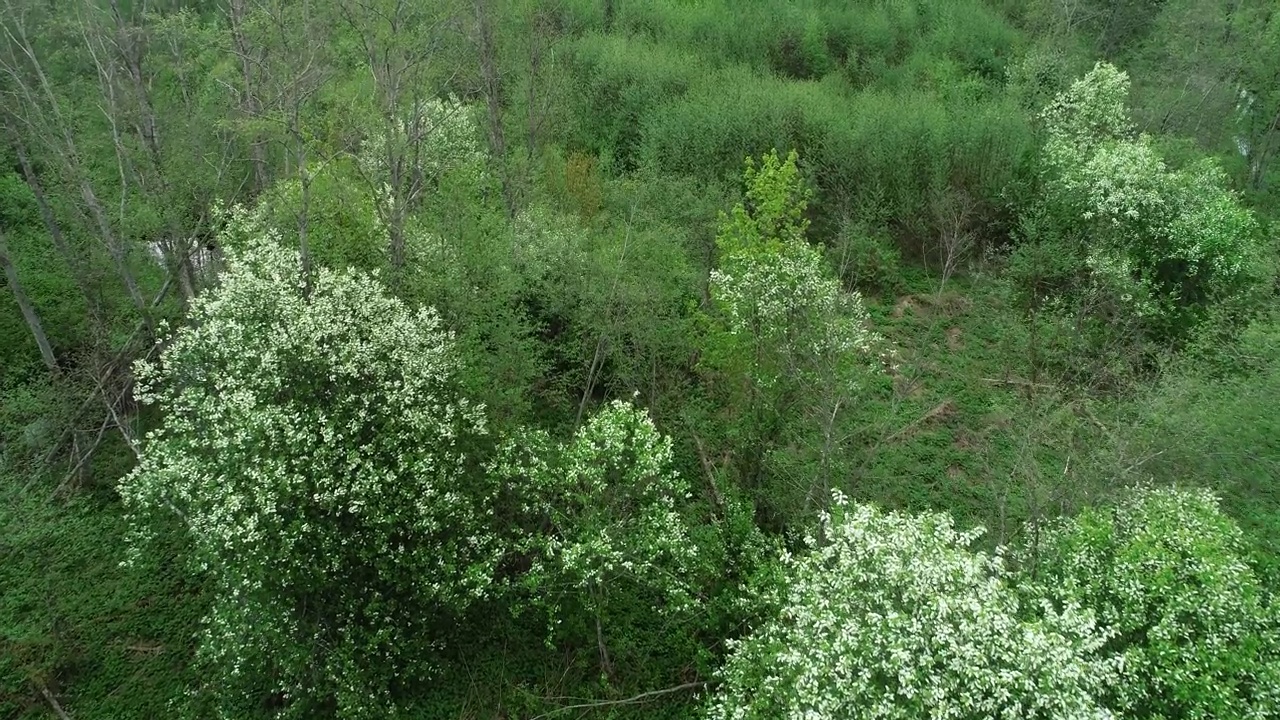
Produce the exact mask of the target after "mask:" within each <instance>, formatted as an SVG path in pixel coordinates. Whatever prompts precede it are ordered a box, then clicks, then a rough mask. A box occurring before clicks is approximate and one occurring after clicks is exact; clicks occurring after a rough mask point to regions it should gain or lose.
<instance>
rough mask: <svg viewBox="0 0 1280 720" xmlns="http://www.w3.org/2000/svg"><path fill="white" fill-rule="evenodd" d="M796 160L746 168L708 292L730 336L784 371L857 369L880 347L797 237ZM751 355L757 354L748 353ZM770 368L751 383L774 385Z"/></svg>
mask: <svg viewBox="0 0 1280 720" xmlns="http://www.w3.org/2000/svg"><path fill="white" fill-rule="evenodd" d="M796 161H797V158H796V156H795V153H794V152H793V153H792V154H791V155H790V156H789V157H788V158H787V159H786V160H785V161H779V159H778V158H777V156H776V154H770V155H766V156H765V158H764V161H763V162H762V164H761V166H760V168H759V169H757V168H756V167H755V166H754V164H749V165H748V167H747V173H746V179H747V184H748V187H747V200H748V203H749V204H750V209H748V206H747V205H745V204H740V205H738V206H737V207H735V208H734V209H733V212H732V213H731V214H730V215H729V216H726V217H724V218H723V219H722V221H721V227H720V231H719V235H718V237H717V239H716V242H717V245H719V247H720V249H721V252H722V255H721V257H720V264H719V267H718V268H717V269H715V270H713V271H712V273H711V293H712V297H713V298H714V299H715V301H716V304H717V306H718V307H719V308H720V310H721V312H722V314H723V317H724V319H725V326H726V329H727V331H728V332H729V334H730V335H731V336H736V337H739V338H740V339H741V341H742V342H745V343H749V344H752V345H754V346H755V347H757V348H768V350H769V352H770V353H771V354H775V355H778V356H780V357H781V362H782V367H785V368H786V372H791V373H794V372H803V371H805V370H807V369H810V368H814V367H815V366H816V367H823V368H831V367H833V366H840V365H844V366H847V367H853V366H855V365H856V366H865V365H868V364H869V358H870V357H871V356H872V355H873V354H874V352H873V351H874V349H875V348H876V347H877V346H878V345H880V344H881V340H880V337H879V336H878V335H876V333H874V332H873V331H872V330H871V329H870V327H869V316H868V315H867V312H866V308H865V307H864V306H863V303H862V297H861V296H860V295H859V294H858V293H856V292H853V293H850V292H845V291H844V290H843V288H842V287H841V285H840V282H839V281H838V280H837V279H836V278H835V276H834V275H833V273H831V272H830V271H829V269H828V268H826V267H825V265H824V262H823V258H822V254H821V252H819V250H818V249H817V248H815V247H813V246H812V245H810V244H809V242H808V241H807V240H806V239H805V230H806V228H807V227H808V223H807V221H805V220H804V219H803V213H804V210H805V207H806V200H805V198H806V197H807V196H806V193H805V192H804V191H803V189H802V185H801V180H800V177H799V172H798V170H797V168H796ZM756 356H757V357H759V353H756ZM777 371H778V368H774V369H772V370H771V369H768V368H765V367H762V366H761V365H760V364H758V363H757V365H756V367H755V368H754V370H753V372H754V378H753V379H754V380H755V381H756V382H757V383H759V384H761V385H769V384H772V383H773V382H774V381H775V379H776V378H775V377H773V374H774V373H776V372H777Z"/></svg>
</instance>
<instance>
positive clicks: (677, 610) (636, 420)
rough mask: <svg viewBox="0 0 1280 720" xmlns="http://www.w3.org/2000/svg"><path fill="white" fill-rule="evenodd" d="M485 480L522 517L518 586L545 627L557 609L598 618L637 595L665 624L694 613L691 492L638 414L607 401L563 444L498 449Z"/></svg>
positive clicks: (529, 442) (532, 441)
mask: <svg viewBox="0 0 1280 720" xmlns="http://www.w3.org/2000/svg"><path fill="white" fill-rule="evenodd" d="M493 472H494V473H495V474H496V475H497V476H498V477H500V478H502V480H503V482H504V483H505V484H506V485H508V486H509V487H510V490H509V491H508V492H510V493H512V494H513V495H515V496H517V499H515V500H514V501H513V502H514V503H515V504H516V505H517V506H518V507H519V508H520V510H521V514H522V518H523V520H522V523H521V525H520V526H518V528H516V529H515V530H516V532H515V533H514V534H515V535H516V537H514V538H513V543H514V544H515V545H516V547H518V548H519V549H520V551H521V552H522V553H528V554H529V556H530V558H531V563H532V565H531V567H530V569H529V570H528V571H527V572H525V573H524V574H523V575H522V576H521V577H520V578H519V582H520V583H521V585H523V586H524V587H525V589H526V590H527V591H528V592H529V594H530V597H531V598H532V599H533V602H534V603H536V604H538V605H543V606H545V607H546V608H547V613H548V617H549V618H550V620H551V622H552V623H554V624H559V623H561V622H562V621H563V620H564V616H565V614H566V611H568V610H569V609H570V608H564V607H563V606H564V605H570V606H572V605H575V604H576V605H580V606H583V607H584V609H585V610H586V612H587V613H588V614H590V615H592V616H594V617H595V618H597V619H599V618H601V617H605V616H607V615H608V611H609V609H610V607H609V606H610V605H611V604H616V603H617V602H618V600H619V599H621V598H633V597H635V596H637V595H640V596H643V597H645V598H647V599H648V600H649V601H650V602H651V603H652V605H651V607H652V608H653V609H654V610H655V611H656V612H658V613H660V614H664V615H665V614H670V615H675V616H680V615H686V614H687V613H688V612H689V611H690V610H691V609H692V608H693V605H694V603H695V600H694V596H693V588H692V587H691V586H690V579H691V577H690V575H691V571H692V568H693V567H694V566H695V563H696V556H697V552H698V549H697V546H696V545H695V544H693V543H692V542H691V539H690V523H689V518H687V517H686V516H685V513H686V512H687V506H688V504H689V499H690V498H691V497H692V493H691V491H690V489H689V486H688V483H687V481H685V479H684V478H683V477H681V476H680V474H679V473H677V472H675V471H674V469H673V468H672V447H671V438H669V437H666V436H663V435H662V434H661V433H659V432H658V430H657V429H656V428H655V427H654V426H653V421H652V420H650V419H649V417H648V415H647V414H646V413H644V412H643V411H640V410H637V409H635V408H634V407H632V406H631V405H629V404H627V403H624V402H621V401H614V402H613V403H611V404H609V405H608V406H606V407H605V408H603V409H602V410H600V412H598V413H596V414H595V415H594V416H592V417H591V418H590V419H589V420H588V421H587V422H586V424H584V425H583V426H582V427H581V428H579V429H578V431H577V432H576V433H574V436H573V438H572V439H571V440H570V441H569V442H567V443H564V444H556V443H554V442H552V441H551V439H550V438H549V437H547V436H546V435H545V434H543V433H539V432H536V431H531V432H525V433H522V434H520V435H519V436H517V437H515V438H512V439H509V440H508V441H507V442H506V443H504V445H503V447H502V448H501V449H500V451H499V459H498V461H497V462H496V464H495V467H494V468H493ZM611 629H612V628H611Z"/></svg>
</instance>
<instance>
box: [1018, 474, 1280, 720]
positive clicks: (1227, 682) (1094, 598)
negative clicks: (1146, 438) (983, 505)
mask: <svg viewBox="0 0 1280 720" xmlns="http://www.w3.org/2000/svg"><path fill="white" fill-rule="evenodd" d="M1035 537H1036V538H1037V541H1036V542H1034V543H1030V542H1029V543H1027V544H1026V545H1025V546H1024V547H1023V548H1021V549H1020V551H1019V554H1020V555H1021V559H1022V561H1023V564H1024V565H1025V566H1026V568H1027V572H1028V573H1029V574H1030V577H1031V579H1030V582H1029V583H1027V584H1026V587H1027V588H1028V589H1029V590H1030V594H1031V595H1032V596H1034V597H1036V598H1037V599H1039V600H1041V601H1044V600H1048V601H1050V602H1053V603H1055V604H1074V605H1079V606H1081V607H1084V608H1087V609H1089V610H1091V611H1092V612H1093V613H1094V614H1095V616H1096V618H1097V622H1098V625H1099V627H1100V628H1101V629H1102V630H1103V631H1104V632H1105V634H1106V636H1107V637H1108V638H1109V640H1108V642H1107V644H1106V645H1105V646H1104V647H1102V648H1099V649H1096V652H1097V653H1098V655H1099V656H1100V657H1102V659H1104V660H1107V659H1114V660H1115V661H1117V662H1116V666H1117V668H1118V670H1119V677H1118V682H1115V683H1112V684H1110V685H1108V686H1106V687H1105V688H1104V689H1103V690H1104V691H1103V692H1102V693H1101V694H1100V695H1099V698H1100V699H1101V700H1102V701H1103V702H1104V703H1105V705H1106V706H1107V707H1108V708H1110V709H1111V710H1113V711H1114V712H1116V713H1117V715H1118V716H1121V717H1131V718H1175V717H1180V718H1273V717H1280V644H1277V640H1278V639H1280V638H1278V636H1277V634H1276V631H1277V624H1276V620H1277V618H1276V616H1275V611H1274V608H1272V607H1270V603H1269V601H1268V599H1267V597H1266V596H1265V595H1264V592H1263V587H1262V585H1261V584H1260V583H1259V581H1258V578H1257V577H1256V576H1255V575H1254V573H1253V570H1252V569H1251V568H1250V566H1249V564H1248V563H1247V562H1246V552H1247V551H1246V546H1245V540H1244V537H1243V536H1242V534H1241V532H1240V529H1239V528H1238V527H1237V526H1236V524H1235V522H1234V521H1232V520H1231V519H1230V518H1229V517H1227V516H1226V515H1225V514H1224V513H1223V512H1222V510H1221V509H1220V508H1219V507H1218V499H1217V498H1216V497H1215V496H1214V495H1213V494H1212V493H1210V492H1208V491H1206V490H1181V489H1175V488H1160V489H1144V490H1139V491H1137V492H1135V493H1134V494H1133V495H1132V496H1131V497H1129V498H1127V499H1125V500H1124V501H1122V502H1121V503H1120V504H1119V505H1117V506H1115V507H1113V508H1105V509H1090V510H1086V511H1084V512H1083V513H1081V514H1080V515H1079V516H1077V517H1074V518H1070V519H1066V520H1062V521H1060V522H1059V523H1057V524H1056V525H1054V526H1051V527H1049V528H1047V529H1044V530H1042V531H1041V532H1039V533H1038V534H1037V535H1036V536H1035Z"/></svg>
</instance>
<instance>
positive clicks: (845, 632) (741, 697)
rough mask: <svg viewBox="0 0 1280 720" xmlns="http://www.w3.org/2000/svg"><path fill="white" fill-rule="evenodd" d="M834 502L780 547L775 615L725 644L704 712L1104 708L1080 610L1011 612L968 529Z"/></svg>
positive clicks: (1026, 714) (995, 563) (1099, 714)
mask: <svg viewBox="0 0 1280 720" xmlns="http://www.w3.org/2000/svg"><path fill="white" fill-rule="evenodd" d="M834 500H835V501H834V509H833V513H832V514H831V515H824V516H823V518H822V523H821V528H820V529H821V537H822V539H821V540H815V539H812V538H810V539H809V540H808V543H807V544H808V551H807V552H806V553H805V554H803V555H801V556H799V557H792V556H789V555H784V557H783V563H784V567H785V570H786V573H787V576H788V578H789V584H788V586H787V587H786V588H785V589H784V590H783V591H782V593H783V594H782V596H781V597H780V598H779V601H778V605H779V606H780V607H781V611H780V613H779V614H778V616H777V617H776V618H774V619H773V620H772V621H770V622H768V623H767V624H766V625H765V626H764V627H761V628H757V629H756V631H755V632H754V633H753V634H752V635H750V636H749V637H747V638H746V639H745V640H742V641H739V642H736V643H734V645H733V648H732V649H733V653H732V656H731V657H730V659H729V661H728V663H727V665H726V667H725V669H724V672H723V680H724V683H723V686H722V688H721V690H720V691H719V692H718V694H717V696H716V697H715V698H714V699H713V700H712V703H711V705H710V708H709V712H708V717H709V718H711V719H712V720H730V719H732V720H747V719H757V718H758V719H760V720H766V719H768V720H776V719H778V718H795V719H797V720H843V719H846V718H848V719H853V718H886V719H887V718H903V719H904V720H905V719H907V718H910V719H912V720H914V719H915V718H923V717H928V718H939V719H942V718H957V719H959V718H980V717H985V718H1054V719H1055V720H1059V719H1070V718H1110V717H1112V716H1111V715H1110V713H1108V712H1107V711H1106V710H1105V709H1103V708H1101V707H1099V705H1098V704H1097V703H1096V702H1095V701H1094V700H1093V693H1094V691H1096V690H1097V689H1099V688H1101V687H1104V686H1105V684H1106V683H1108V682H1109V681H1110V679H1111V678H1112V677H1113V676H1114V673H1113V670H1112V668H1111V667H1110V666H1109V665H1108V664H1107V663H1105V662H1091V661H1089V660H1087V659H1086V657H1087V656H1088V655H1089V654H1090V653H1093V652H1095V651H1096V650H1098V648H1100V647H1101V646H1102V644H1103V643H1104V641H1105V640H1106V635H1105V634H1104V633H1102V632H1099V631H1098V630H1097V629H1096V628H1095V626H1094V623H1093V619H1092V617H1091V616H1090V614H1089V613H1087V612H1085V611H1082V610H1081V609H1080V608H1079V607H1078V606H1076V605H1071V604H1068V605H1065V606H1063V607H1064V608H1065V609H1063V610H1061V611H1055V610H1054V609H1053V608H1051V607H1047V606H1046V607H1044V608H1042V609H1041V614H1040V617H1041V619H1039V620H1034V621H1029V620H1024V619H1023V616H1024V615H1026V614H1027V613H1024V612H1021V610H1022V609H1021V608H1020V607H1019V600H1018V597H1017V595H1016V594H1015V592H1014V591H1013V590H1012V589H1011V588H1010V587H1009V586H1008V585H1007V584H1006V579H1005V578H1006V573H1005V569H1004V565H1003V563H1002V561H1001V559H1000V557H999V556H987V555H983V554H981V553H976V552H973V551H971V550H970V549H969V546H970V544H971V543H972V542H973V540H974V539H975V538H976V537H977V535H978V532H959V531H957V530H956V529H955V528H954V526H953V525H952V522H951V519H950V517H949V516H946V515H942V514H931V515H923V516H919V517H909V516H904V515H898V514H893V513H883V512H880V511H878V510H876V509H874V508H872V507H870V506H865V505H853V504H850V503H849V502H848V501H847V500H846V499H845V498H843V497H842V496H840V495H839V494H838V493H837V494H836V495H835V499H834Z"/></svg>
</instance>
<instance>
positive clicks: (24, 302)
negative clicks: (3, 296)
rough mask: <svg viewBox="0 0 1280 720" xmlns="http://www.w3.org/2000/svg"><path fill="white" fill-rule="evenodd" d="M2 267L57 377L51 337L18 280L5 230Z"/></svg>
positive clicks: (0, 234) (0, 248) (0, 232)
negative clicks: (50, 341)
mask: <svg viewBox="0 0 1280 720" xmlns="http://www.w3.org/2000/svg"><path fill="white" fill-rule="evenodd" d="M0 267H3V269H4V276H5V279H6V280H8V281H9V290H10V291H12V292H13V299H14V300H16V301H17V303H18V309H19V310H21V311H22V319H23V320H25V321H26V322H27V327H28V328H29V329H30V330H31V335H32V336H34V337H35V339H36V345H38V346H39V347H40V357H41V358H43V359H44V364H45V366H46V367H48V368H49V372H52V373H54V374H55V375H56V374H57V373H58V359H57V358H56V357H54V354H53V347H52V346H51V345H50V344H49V337H48V336H47V335H45V334H44V326H43V325H41V324H40V316H39V315H38V314H37V313H36V309H35V306H33V305H32V304H31V300H30V299H28V298H27V293H26V292H25V291H24V290H23V289H22V283H21V282H20V281H19V279H18V269H17V268H16V267H14V265H13V260H12V259H11V258H10V257H9V245H8V243H7V242H6V240H5V236H4V231H3V230H0Z"/></svg>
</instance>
